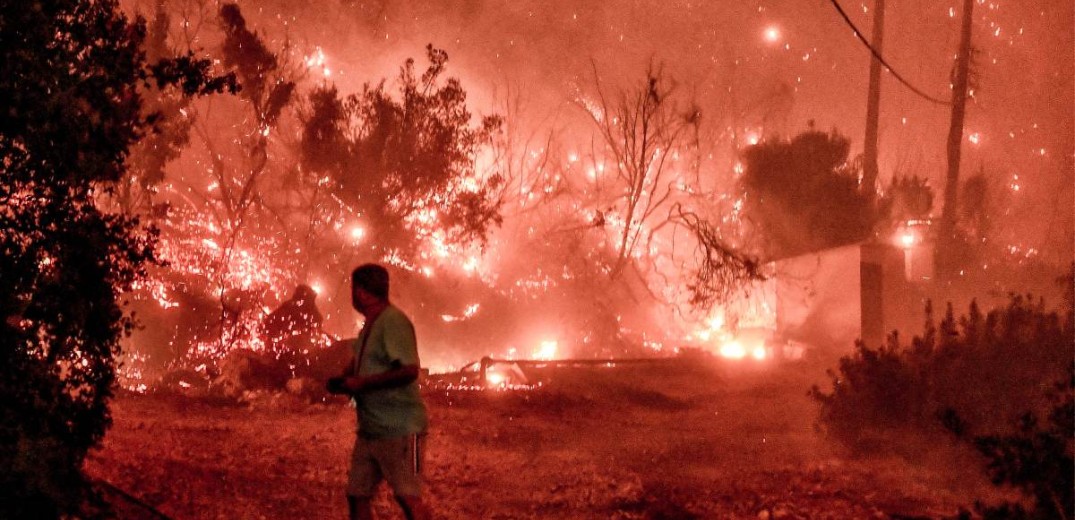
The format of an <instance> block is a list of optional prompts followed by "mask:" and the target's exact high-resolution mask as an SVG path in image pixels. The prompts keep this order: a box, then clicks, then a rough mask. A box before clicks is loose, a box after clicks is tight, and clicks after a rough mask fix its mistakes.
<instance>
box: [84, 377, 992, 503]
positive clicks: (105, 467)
mask: <svg viewBox="0 0 1075 520" xmlns="http://www.w3.org/2000/svg"><path fill="white" fill-rule="evenodd" d="M540 379H541V381H542V385H541V386H540V387H538V388H535V389H533V390H530V391H488V390H487V391H446V390H436V391H434V390H429V391H427V392H426V397H427V402H428V405H429V407H430V416H431V422H432V424H431V428H430V432H429V440H428V457H427V464H426V475H427V481H428V484H429V487H428V501H429V503H430V505H431V508H432V510H433V511H434V513H435V517H436V518H445V519H498V518H499V519H514V518H595V519H605V518H620V519H634V518H646V519H660V518H667V519H688V518H707V519H708V518H714V519H723V518H751V519H768V518H810V519H823V518H832V519H853V518H937V517H941V516H944V515H951V514H954V513H955V512H956V511H957V508H958V506H959V505H961V504H969V503H970V502H971V501H972V500H973V499H974V498H977V497H982V496H983V493H988V492H989V487H988V484H987V482H985V480H984V479H983V478H982V477H981V476H980V472H979V470H978V468H976V467H974V465H973V464H966V461H965V460H962V461H961V460H959V459H958V458H952V459H948V458H946V456H937V455H933V454H931V455H930V456H929V457H928V458H930V459H931V460H932V461H933V462H932V463H931V464H930V465H929V467H926V466H925V465H923V464H921V463H911V462H906V461H904V460H902V459H897V458H894V457H889V458H885V457H882V456H877V457H873V458H871V459H868V460H863V459H862V458H857V459H851V458H847V457H844V456H842V455H841V453H840V452H839V451H838V450H837V449H835V448H834V447H832V446H830V445H829V444H828V443H827V442H825V441H824V440H823V439H822V438H820V437H819V436H818V434H816V433H815V428H814V420H815V415H816V408H815V406H814V404H813V403H812V402H811V401H810V399H809V398H808V397H807V396H806V392H807V390H808V389H809V387H810V385H811V384H812V383H814V382H819V383H821V382H823V381H824V377H823V367H821V366H817V367H813V366H811V365H807V364H803V363H800V364H792V365H786V366H781V367H766V368H749V369H747V368H745V367H744V366H741V365H738V366H736V365H722V364H719V363H670V364H665V365H660V366H633V367H613V368H605V367H594V368H585V369H583V368H578V369H564V370H559V371H556V372H548V373H544V374H540ZM113 415H114V421H115V423H114V426H113V427H112V429H111V430H110V432H109V434H108V436H107V437H106V439H105V441H104V445H103V446H102V447H101V448H100V449H99V450H96V451H95V452H94V453H93V454H92V455H91V457H90V459H89V461H88V462H87V470H88V472H89V473H90V474H91V475H92V476H94V477H96V478H98V479H100V480H102V481H104V482H107V483H108V484H110V485H111V486H115V489H117V490H119V491H113V492H112V494H113V497H114V500H115V502H116V503H117V504H118V506H117V508H118V510H119V515H120V516H121V517H124V518H159V517H156V516H154V515H152V514H151V513H150V512H149V510H148V509H142V508H139V507H137V506H136V505H135V504H136V501H133V500H130V499H128V498H122V496H123V494H126V495H129V496H130V497H134V498H136V499H137V501H138V502H143V503H145V504H148V505H149V506H152V508H155V509H156V510H157V511H159V512H160V513H162V514H163V515H165V516H167V517H170V518H176V519H186V518H229V519H233V518H244V519H256V518H271V519H276V518H288V519H291V518H345V517H346V507H345V499H344V494H343V485H344V480H345V468H346V461H347V458H348V452H349V449H350V446H351V443H352V441H353V436H354V430H355V418H354V411H353V409H352V408H350V406H349V405H348V403H347V402H345V401H343V400H339V401H331V402H327V403H318V404H305V403H300V402H297V401H296V400H294V399H293V398H291V397H290V396H287V395H268V396H265V397H263V398H260V399H256V400H254V401H252V402H251V403H249V404H243V405H235V404H230V405H226V404H221V403H211V402H208V401H206V400H204V399H192V398H183V397H177V396H171V397H163V396H141V395H124V396H120V397H118V398H117V399H116V401H115V403H114V407H113ZM110 489H111V488H110ZM384 491H385V490H384V489H382V493H381V496H380V497H379V499H378V500H377V502H376V506H377V514H378V518H381V519H389V518H402V515H401V514H400V513H399V511H398V508H396V506H395V505H394V503H392V502H391V501H390V500H389V498H388V495H387V493H386V492H384Z"/></svg>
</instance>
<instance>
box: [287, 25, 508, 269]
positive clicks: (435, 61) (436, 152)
mask: <svg viewBox="0 0 1075 520" xmlns="http://www.w3.org/2000/svg"><path fill="white" fill-rule="evenodd" d="M426 57H427V59H428V61H429V65H428V66H427V67H426V69H425V71H423V72H422V73H421V75H417V74H416V72H415V70H414V60H407V62H406V63H405V64H404V65H403V67H402V68H401V69H400V74H399V76H398V78H397V82H398V87H397V88H398V90H397V91H396V92H395V94H394V95H393V93H392V92H390V91H389V90H388V89H387V88H386V86H385V82H384V81H382V82H380V83H378V84H377V85H375V86H373V85H370V84H367V85H366V86H365V87H364V89H363V91H362V93H361V94H355V95H351V96H348V97H347V98H345V99H340V98H339V97H338V93H337V91H336V89H335V88H334V87H328V86H323V87H320V88H318V89H315V90H314V91H313V92H312V93H311V95H310V104H311V108H312V111H311V114H310V116H309V117H308V118H307V120H306V121H305V129H304V132H303V141H302V158H303V162H302V166H303V168H304V169H305V170H306V171H310V172H312V173H321V172H323V173H324V174H326V175H327V176H328V180H330V181H331V187H332V190H333V193H334V195H336V196H338V197H339V199H340V200H341V201H342V202H344V203H345V204H346V205H347V206H348V207H349V208H350V210H351V213H352V214H353V215H354V216H355V217H357V218H358V219H359V220H360V221H361V222H362V227H361V229H363V230H364V232H363V236H364V238H365V242H366V243H367V244H369V245H370V247H371V248H373V250H374V251H375V254H377V255H388V256H390V257H394V258H396V259H397V261H396V263H397V264H404V265H416V264H417V263H418V262H421V261H423V260H429V259H430V258H431V257H430V255H431V254H432V255H440V256H442V257H443V256H444V255H445V254H446V251H445V248H448V247H451V246H465V245H467V244H470V243H474V242H477V243H482V242H484V241H485V239H486V237H487V234H488V232H489V230H490V227H491V226H495V225H498V224H499V223H500V222H501V220H502V219H501V216H500V213H499V209H500V208H499V197H498V194H499V188H500V185H501V177H500V176H499V175H496V174H495V173H493V174H491V175H483V172H479V171H477V169H476V168H475V160H476V157H477V155H478V153H479V152H480V151H481V149H482V148H483V147H484V146H487V145H488V144H490V142H491V137H492V135H493V133H494V132H496V131H497V129H498V128H499V126H500V119H499V118H498V117H496V116H488V117H484V118H482V120H481V121H480V123H479V124H478V125H477V126H472V125H471V119H472V115H471V113H470V111H469V110H468V109H467V106H466V92H465V91H464V90H463V88H462V85H461V84H460V83H459V81H458V80H457V79H455V78H448V79H447V80H443V79H442V75H443V74H444V71H445V69H446V66H447V62H448V55H447V53H445V52H444V51H442V50H439V49H435V48H433V46H432V45H429V46H427V47H426ZM426 245H432V246H433V250H432V251H430V250H424V251H423V246H426Z"/></svg>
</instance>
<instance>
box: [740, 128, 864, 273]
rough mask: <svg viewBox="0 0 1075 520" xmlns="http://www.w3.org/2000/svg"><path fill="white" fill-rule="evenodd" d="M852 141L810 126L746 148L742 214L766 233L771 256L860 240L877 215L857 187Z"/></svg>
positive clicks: (857, 171)
mask: <svg viewBox="0 0 1075 520" xmlns="http://www.w3.org/2000/svg"><path fill="white" fill-rule="evenodd" d="M850 147H851V143H850V141H849V140H848V139H847V138H846V137H843V136H841V135H839V134H837V133H836V132H833V133H829V134H826V133H824V132H818V131H814V130H810V131H807V132H804V133H802V134H799V135H797V136H795V137H794V138H793V139H791V140H790V141H785V140H781V139H774V140H766V141H762V142H761V143H758V144H757V145H754V146H752V147H750V148H748V149H747V150H746V152H745V153H744V154H743V156H744V161H745V165H746V170H745V172H744V175H743V179H742V188H743V190H744V191H745V193H746V195H745V199H744V204H743V212H744V216H745V217H746V218H747V219H748V220H749V221H751V222H753V223H754V225H755V226H757V228H758V230H759V231H760V233H761V234H762V236H763V237H764V245H765V251H766V253H767V256H769V257H770V258H778V257H787V256H794V255H798V254H802V253H807V252H811V251H817V250H820V249H824V248H828V247H835V246H840V245H845V244H850V243H853V242H857V241H859V240H862V239H865V238H867V237H868V236H869V234H870V232H871V231H872V230H873V226H874V223H875V222H876V221H877V216H876V212H875V210H874V209H873V206H872V205H871V204H870V202H869V199H868V198H867V197H866V194H864V193H862V192H861V191H860V190H859V186H858V178H859V168H858V166H856V165H854V164H852V163H849V162H848V151H849V150H850Z"/></svg>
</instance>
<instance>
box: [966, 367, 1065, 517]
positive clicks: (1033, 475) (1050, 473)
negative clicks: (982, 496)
mask: <svg viewBox="0 0 1075 520" xmlns="http://www.w3.org/2000/svg"><path fill="white" fill-rule="evenodd" d="M1050 397H1051V400H1052V407H1051V409H1050V410H1049V412H1048V416H1047V417H1046V419H1045V420H1044V421H1042V420H1041V419H1040V418H1039V417H1038V415H1037V414H1034V413H1026V414H1023V416H1022V417H1020V418H1019V419H1018V421H1017V428H1016V431H1015V432H1014V433H1012V434H1008V435H983V436H978V437H974V438H968V439H966V440H968V441H970V442H971V443H973V444H974V446H975V447H976V448H977V449H978V451H979V452H981V453H982V454H983V455H984V456H985V457H986V460H987V468H986V471H987V472H988V473H989V477H990V479H991V480H992V481H993V483H994V484H996V485H998V486H999V485H1011V486H1013V487H1016V488H1018V489H1020V490H1022V491H1023V492H1024V493H1025V494H1026V495H1027V496H1029V497H1031V499H1032V506H1031V507H1030V508H1029V509H1027V508H1025V507H1023V505H1022V504H1012V503H1003V504H1000V505H997V506H985V505H982V504H979V505H978V506H977V507H976V509H977V512H978V515H979V516H981V517H983V518H986V519H992V518H997V519H1000V518H1020V519H1022V518H1025V519H1034V520H1046V519H1053V518H1071V514H1072V512H1075V472H1073V468H1075V457H1073V453H1072V449H1073V447H1072V444H1073V442H1072V439H1073V438H1075V366H1072V367H1071V370H1070V371H1069V374H1068V377H1067V380H1066V381H1064V382H1063V383H1058V384H1057V385H1056V386H1055V389H1054V391H1053V392H1052V395H1051V396H1050ZM948 418H949V420H948V423H947V424H948V426H949V429H951V430H952V431H953V432H954V433H956V434H957V435H960V434H961V433H962V431H963V430H964V429H965V428H966V425H965V424H963V421H962V419H960V418H959V417H958V415H957V414H955V413H954V412H953V413H950V414H949V415H948ZM963 516H964V517H968V518H969V515H967V514H964V515H963Z"/></svg>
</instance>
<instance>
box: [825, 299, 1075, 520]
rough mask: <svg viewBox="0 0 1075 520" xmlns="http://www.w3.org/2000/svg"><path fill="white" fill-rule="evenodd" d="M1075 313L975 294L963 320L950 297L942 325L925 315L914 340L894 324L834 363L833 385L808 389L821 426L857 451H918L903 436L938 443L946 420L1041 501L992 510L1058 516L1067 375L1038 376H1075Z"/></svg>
mask: <svg viewBox="0 0 1075 520" xmlns="http://www.w3.org/2000/svg"><path fill="white" fill-rule="evenodd" d="M929 314H931V313H930V309H929V307H927V315H929ZM1072 320H1073V315H1072V312H1071V310H1070V309H1066V310H1065V312H1064V316H1063V318H1061V315H1060V314H1058V313H1056V312H1047V311H1046V310H1045V308H1044V305H1043V304H1042V303H1041V302H1040V301H1039V302H1037V303H1035V302H1034V301H1033V300H1032V299H1030V298H1029V297H1022V296H1013V297H1012V298H1011V300H1010V303H1009V304H1008V305H1007V306H1006V307H1004V308H1000V309H995V310H993V311H991V312H989V313H988V314H987V315H984V316H983V315H982V313H981V312H980V311H979V310H978V308H977V305H976V304H973V303H972V304H971V307H970V309H969V312H968V314H967V315H965V316H962V317H960V318H958V319H956V318H955V317H954V315H953V313H952V309H951V307H950V306H949V309H948V312H947V314H946V316H945V318H944V319H943V320H942V321H941V323H940V325H939V327H935V326H934V325H933V322H932V318H931V317H930V318H927V323H926V327H925V331H924V333H923V335H922V336H920V337H915V338H914V339H913V341H912V342H911V345H909V346H905V345H901V344H900V341H899V339H898V337H897V335H896V334H895V333H893V335H892V336H891V337H890V338H889V342H888V344H887V345H884V346H882V347H880V348H870V347H869V346H867V345H864V344H862V343H859V344H858V345H857V346H856V351H855V353H854V354H853V355H850V356H846V357H844V358H842V359H841V360H840V365H839V368H838V370H836V371H830V372H829V375H830V377H831V378H832V384H833V388H832V391H831V392H823V391H821V390H820V389H819V388H818V387H816V386H815V387H814V388H813V389H812V390H811V392H810V394H811V396H812V397H814V399H816V400H817V401H818V403H819V404H820V417H819V425H820V426H821V427H822V428H823V429H824V431H825V432H826V433H827V434H829V435H830V436H831V437H832V438H834V439H835V440H837V441H839V442H841V443H843V444H844V445H846V446H849V447H851V448H853V449H856V450H859V451H877V450H880V449H888V450H889V451H897V452H900V451H904V452H911V451H912V450H913V449H914V447H913V445H912V444H908V445H906V446H903V445H901V443H902V442H904V439H906V438H907V437H906V434H910V435H913V436H917V437H918V438H920V439H922V438H924V439H932V441H933V442H936V441H938V440H943V439H944V437H945V436H946V433H945V430H946V429H947V430H948V431H950V432H953V433H955V434H957V435H958V436H959V437H962V438H965V439H968V440H970V441H971V442H973V443H974V445H975V446H976V447H977V448H978V450H979V451H981V452H982V453H983V454H985V455H986V457H987V459H988V472H989V474H990V476H991V477H992V478H993V480H994V482H996V483H998V484H1011V485H1014V486H1016V487H1019V488H1021V489H1023V490H1025V491H1027V493H1028V494H1029V495H1030V496H1031V497H1033V498H1034V499H1035V503H1036V506H1035V508H1036V509H1034V510H1033V511H1029V512H1028V511H1023V510H1022V509H1021V507H1020V506H1017V505H1012V504H1009V505H1006V506H1003V507H1002V508H994V509H993V510H991V512H990V515H993V516H990V517H991V518H1024V517H1025V518H1061V517H1060V516H1056V515H1055V513H1056V512H1057V511H1063V510H1065V509H1064V508H1065V507H1066V508H1067V509H1066V511H1070V510H1071V496H1072V495H1071V493H1072V480H1071V479H1072V475H1071V469H1072V458H1071V457H1072V447H1073V443H1072V440H1073V437H1075V430H1073V423H1072V421H1073V417H1072V412H1073V411H1072V404H1071V403H1072V401H1071V399H1072V394H1071V382H1070V380H1069V381H1065V383H1064V384H1063V385H1060V386H1058V387H1057V388H1058V390H1060V392H1059V394H1057V393H1056V392H1053V393H1052V395H1050V393H1049V392H1043V391H1042V383H1043V382H1048V381H1057V380H1060V379H1062V378H1064V377H1067V378H1068V379H1070V378H1071V377H1072V376H1071V372H1070V371H1071V369H1072V366H1073V362H1075V360H1073V355H1075V353H1073V352H1072V345H1073V344H1075V343H1073V342H1075V338H1073V329H1075V327H1073V324H1072ZM1041 415H1047V416H1048V420H1047V421H1045V422H1044V424H1043V421H1040V420H1039V419H1037V417H1039V416H1041ZM1013 423H1015V424H1016V427H1015V428H1012V426H1011V425H1012V424H1013ZM901 448H902V449H901ZM1065 504H1066V505H1065ZM986 509H988V508H983V509H982V510H983V511H985V510H986ZM1009 513H1010V514H1011V515H1014V516H1003V515H1005V514H1009ZM1023 513H1025V514H1026V515H1028V516H1018V515H1020V514H1023ZM1039 513H1040V514H1039ZM997 515H1000V516H997Z"/></svg>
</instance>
